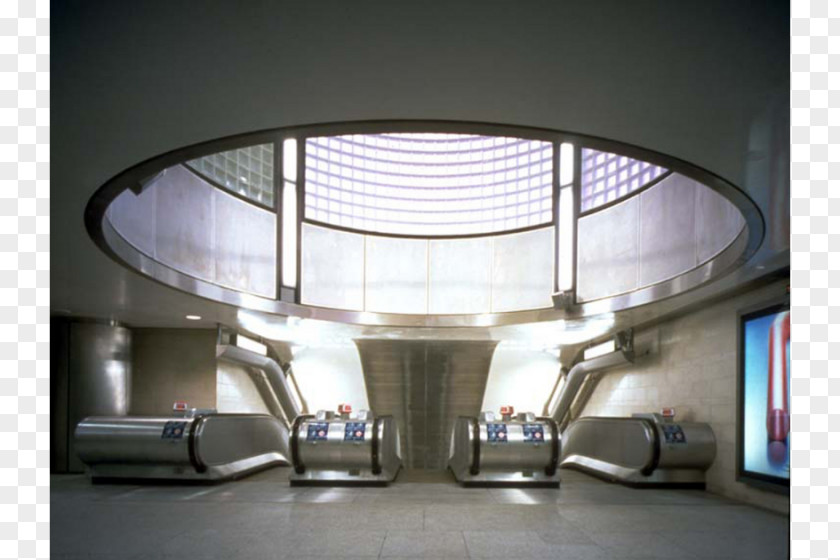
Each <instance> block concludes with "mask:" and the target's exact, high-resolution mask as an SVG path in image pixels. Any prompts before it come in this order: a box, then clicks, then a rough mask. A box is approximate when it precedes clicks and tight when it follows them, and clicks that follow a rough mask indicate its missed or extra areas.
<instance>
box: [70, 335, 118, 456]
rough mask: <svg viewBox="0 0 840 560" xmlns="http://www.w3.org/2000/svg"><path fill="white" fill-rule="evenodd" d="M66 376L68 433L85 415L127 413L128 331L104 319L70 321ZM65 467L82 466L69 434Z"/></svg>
mask: <svg viewBox="0 0 840 560" xmlns="http://www.w3.org/2000/svg"><path fill="white" fill-rule="evenodd" d="M67 379H68V391H67V395H66V397H65V398H67V403H68V404H67V427H68V431H69V433H68V436H72V433H73V429H74V427H75V426H76V425H77V424H78V423H79V421H81V420H82V419H83V418H84V417H86V416H91V415H103V416H124V415H125V414H127V413H128V407H129V403H130V402H131V331H130V330H129V329H127V328H125V327H121V326H113V325H108V324H103V323H96V322H71V323H70V327H69V348H68V368H67ZM56 398H60V397H59V396H56ZM68 468H69V470H70V472H81V471H82V470H83V468H84V466H83V464H82V463H81V462H80V460H79V457H78V450H77V449H76V441H75V439H74V438H72V437H70V438H69V441H68Z"/></svg>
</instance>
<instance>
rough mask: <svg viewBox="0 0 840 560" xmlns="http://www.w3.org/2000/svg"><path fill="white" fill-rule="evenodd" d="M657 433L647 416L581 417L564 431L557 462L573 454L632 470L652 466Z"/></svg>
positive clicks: (565, 460) (570, 457) (563, 460)
mask: <svg viewBox="0 0 840 560" xmlns="http://www.w3.org/2000/svg"><path fill="white" fill-rule="evenodd" d="M655 451H656V433H655V432H654V429H653V427H652V426H651V424H650V423H649V422H648V421H647V420H642V419H633V418H603V417H602V418H598V417H594V418H581V419H579V420H577V421H575V422H572V423H571V424H570V425H569V427H568V428H567V429H566V431H565V432H563V446H562V452H561V457H560V463H561V464H565V463H567V462H571V461H572V460H573V459H572V458H573V457H576V456H583V457H593V458H597V459H598V460H600V461H603V462H606V463H610V464H613V465H616V466H617V467H622V468H627V469H632V470H639V471H641V470H647V469H651V468H653V465H654V460H655V458H656V457H655Z"/></svg>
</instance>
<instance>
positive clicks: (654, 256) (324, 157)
mask: <svg viewBox="0 0 840 560" xmlns="http://www.w3.org/2000/svg"><path fill="white" fill-rule="evenodd" d="M757 216H758V215H757V213H756V211H755V208H754V206H752V204H751V202H750V201H749V200H748V199H747V198H746V197H744V196H743V195H742V193H740V191H738V190H737V189H736V188H734V187H733V186H732V185H730V184H728V183H726V182H724V181H722V180H720V179H719V178H717V177H715V176H713V175H711V174H709V173H706V172H704V171H703V170H702V169H699V168H696V167H694V166H691V165H689V164H686V163H685V162H682V161H677V160H673V159H671V158H668V157H667V156H664V155H662V154H656V153H653V152H648V151H646V150H642V149H640V148H636V147H632V146H626V145H623V144H620V143H616V142H607V141H604V140H599V139H593V138H588V137H585V136H581V135H571V134H566V133H563V132H560V131H548V130H542V129H529V128H522V127H511V126H501V125H489V124H476V123H473V124H459V123H430V122H412V121H397V122H392V123H359V124H354V123H344V124H336V125H318V126H310V127H297V128H293V129H281V130H275V131H266V132H261V133H255V134H252V135H242V136H238V137H236V138H234V139H223V140H218V141H214V142H208V143H205V144H202V145H200V146H194V147H189V148H185V149H183V150H180V151H176V152H172V153H169V154H167V155H166V156H164V157H161V158H158V159H156V160H151V161H148V162H145V163H143V164H141V165H138V166H136V167H134V168H131V169H129V170H127V171H126V172H125V173H123V174H121V175H120V176H118V177H117V178H115V179H114V180H113V181H110V182H109V183H108V184H106V185H105V186H104V187H103V188H102V189H100V191H99V192H98V193H97V194H96V195H95V196H94V197H93V199H92V200H91V202H90V204H89V206H88V214H87V223H88V228H89V230H90V231H91V233H92V235H93V237H94V239H96V240H97V242H98V243H99V245H100V247H102V248H103V249H105V250H106V251H107V252H108V253H109V254H110V255H112V256H113V257H114V258H115V259H117V260H118V261H120V262H121V263H123V264H125V265H126V266H128V267H130V268H132V269H134V270H137V271H139V272H140V273H141V274H145V275H147V276H149V277H152V278H154V279H156V280H158V281H161V282H164V283H166V284H168V285H171V286H174V287H176V288H179V289H181V290H184V291H188V292H190V293H194V294H197V295H200V296H202V297H206V298H209V299H213V300H216V301H222V302H224V303H230V304H232V305H236V306H238V307H242V308H246V309H252V310H257V311H264V312H269V313H277V314H281V315H294V316H301V317H309V318H315V319H326V320H336V321H343V322H348V323H359V324H372V325H400V326H492V325H501V324H517V323H526V322H533V321H543V320H551V319H557V318H563V317H566V316H569V315H571V316H576V317H586V316H592V315H596V314H599V313H606V312H613V311H617V310H621V309H625V308H628V307H634V306H637V305H641V304H645V303H650V302H651V301H655V300H657V299H661V298H664V297H669V296H672V295H675V294H677V293H681V292H684V291H686V290H689V289H691V288H693V287H696V286H698V285H700V284H702V283H705V282H708V281H710V280H712V279H714V278H716V277H718V276H720V275H721V274H723V273H725V272H726V271H728V270H731V269H732V268H733V267H734V266H735V265H737V263H738V262H741V260H742V259H743V258H744V257H745V255H748V254H750V253H751V252H753V251H754V250H755V247H756V246H757V244H758V243H759V240H760V236H761V235H762V230H761V222H760V220H756V219H755V218H756V217H757Z"/></svg>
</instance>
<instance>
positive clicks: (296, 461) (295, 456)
mask: <svg viewBox="0 0 840 560" xmlns="http://www.w3.org/2000/svg"><path fill="white" fill-rule="evenodd" d="M312 418H315V416H313V415H312V414H301V415H300V416H298V417H297V418H295V419H294V421H293V422H292V429H291V430H290V431H289V434H290V435H289V453H290V454H291V456H292V467H293V468H294V469H295V472H296V473H297V474H303V473H304V472H305V471H306V466H305V465H304V464H303V462H302V461H301V460H300V448H299V444H298V435H299V434H298V432H300V425H301V424H302V423H303V421H304V420H310V419H312Z"/></svg>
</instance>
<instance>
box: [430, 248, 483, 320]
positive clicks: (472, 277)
mask: <svg viewBox="0 0 840 560" xmlns="http://www.w3.org/2000/svg"><path fill="white" fill-rule="evenodd" d="M492 264H493V239H492V238H490V237H483V238H472V239H440V240H434V241H430V242H429V313H432V314H456V313H489V312H490V286H491V280H492Z"/></svg>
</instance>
